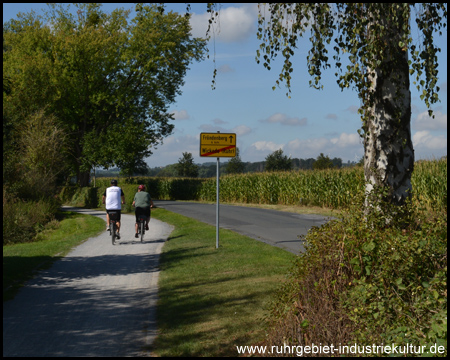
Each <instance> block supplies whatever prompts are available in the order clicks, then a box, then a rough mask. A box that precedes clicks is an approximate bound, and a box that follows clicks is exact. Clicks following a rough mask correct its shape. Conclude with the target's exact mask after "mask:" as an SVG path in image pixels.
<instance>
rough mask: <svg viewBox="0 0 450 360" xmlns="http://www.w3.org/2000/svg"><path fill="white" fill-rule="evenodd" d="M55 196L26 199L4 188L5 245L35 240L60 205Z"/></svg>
mask: <svg viewBox="0 0 450 360" xmlns="http://www.w3.org/2000/svg"><path fill="white" fill-rule="evenodd" d="M60 205H61V204H60V202H59V201H58V200H57V199H55V198H52V197H50V198H45V199H41V200H37V201H31V200H29V201H25V200H22V199H19V198H16V197H13V196H11V195H8V194H7V192H6V190H5V189H3V245H7V244H12V243H21V242H29V241H34V240H35V236H36V234H37V233H38V232H39V231H40V230H42V229H43V228H44V226H45V225H46V224H47V223H48V222H49V221H51V220H52V219H53V218H54V215H55V214H56V212H57V211H58V209H59V207H60Z"/></svg>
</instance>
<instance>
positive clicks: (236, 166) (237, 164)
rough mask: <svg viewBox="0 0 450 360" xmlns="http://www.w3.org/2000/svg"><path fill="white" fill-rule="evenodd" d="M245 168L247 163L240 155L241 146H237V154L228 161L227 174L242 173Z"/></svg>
mask: <svg viewBox="0 0 450 360" xmlns="http://www.w3.org/2000/svg"><path fill="white" fill-rule="evenodd" d="M244 170H245V164H244V163H243V162H242V160H241V157H240V156H239V148H236V156H235V157H233V158H231V159H230V160H229V161H228V163H227V166H226V168H225V171H226V173H227V174H241V173H243V172H244Z"/></svg>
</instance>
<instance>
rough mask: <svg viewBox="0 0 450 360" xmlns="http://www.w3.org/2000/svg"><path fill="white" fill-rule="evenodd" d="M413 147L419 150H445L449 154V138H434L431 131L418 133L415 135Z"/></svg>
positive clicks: (441, 136)
mask: <svg viewBox="0 0 450 360" xmlns="http://www.w3.org/2000/svg"><path fill="white" fill-rule="evenodd" d="M412 141H413V145H414V148H416V147H417V150H421V149H424V150H441V151H443V150H445V153H446V152H447V151H446V150H447V137H445V136H444V135H440V136H433V135H432V134H431V133H430V132H429V131H427V130H423V131H417V132H416V133H415V134H414V135H413V139H412Z"/></svg>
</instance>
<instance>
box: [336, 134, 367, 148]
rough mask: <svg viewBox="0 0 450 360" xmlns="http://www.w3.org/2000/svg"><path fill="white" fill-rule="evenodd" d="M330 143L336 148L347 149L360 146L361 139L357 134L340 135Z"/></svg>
mask: <svg viewBox="0 0 450 360" xmlns="http://www.w3.org/2000/svg"><path fill="white" fill-rule="evenodd" d="M330 142H331V143H332V144H333V145H336V146H338V147H341V148H343V147H348V146H355V145H359V144H361V138H360V136H359V135H358V134H347V133H342V134H341V135H340V136H339V137H338V138H332V139H331V140H330Z"/></svg>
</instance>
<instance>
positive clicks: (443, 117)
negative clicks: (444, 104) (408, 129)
mask: <svg viewBox="0 0 450 360" xmlns="http://www.w3.org/2000/svg"><path fill="white" fill-rule="evenodd" d="M433 114H434V119H433V118H432V117H430V116H429V115H428V111H424V112H422V113H420V114H419V115H417V118H416V120H415V121H414V122H413V124H412V127H413V128H414V129H415V130H447V114H443V113H442V112H440V111H434V112H433Z"/></svg>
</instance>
